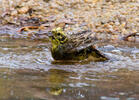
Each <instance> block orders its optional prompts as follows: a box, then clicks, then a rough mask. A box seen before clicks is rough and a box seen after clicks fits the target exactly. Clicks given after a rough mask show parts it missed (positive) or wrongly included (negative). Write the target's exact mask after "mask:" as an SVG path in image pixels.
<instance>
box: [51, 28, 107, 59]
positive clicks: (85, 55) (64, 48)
mask: <svg viewBox="0 0 139 100" xmlns="http://www.w3.org/2000/svg"><path fill="white" fill-rule="evenodd" d="M49 39H50V40H51V44H52V47H51V53H52V57H53V58H54V59H55V60H85V59H91V60H93V61H105V60H108V59H107V58H106V57H105V56H104V55H103V54H101V53H100V52H99V51H98V50H97V49H96V48H95V47H94V46H93V43H92V37H90V34H86V33H85V32H82V33H80V34H76V35H72V36H70V37H68V36H67V35H66V34H65V33H64V32H63V30H62V29H61V28H56V29H53V30H52V31H51V32H50V33H49Z"/></svg>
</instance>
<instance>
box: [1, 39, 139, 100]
mask: <svg viewBox="0 0 139 100" xmlns="http://www.w3.org/2000/svg"><path fill="white" fill-rule="evenodd" d="M49 45H50V44H49V43H48V42H42V41H37V40H24V39H14V40H12V39H10V40H2V41H0V100H21V99H22V100H66V99H67V100H92V99H93V100H138V99H139V79H138V76H139V47H138V46H139V45H138V44H137V43H128V42H125V43H124V42H122V43H103V44H101V45H99V46H98V49H99V50H101V51H102V52H103V53H104V54H106V56H108V57H109V58H110V60H109V61H106V62H90V63H88V64H78V63H76V64H74V63H73V64H63V65H61V64H53V63H52V61H53V58H52V57H51V53H50V51H49Z"/></svg>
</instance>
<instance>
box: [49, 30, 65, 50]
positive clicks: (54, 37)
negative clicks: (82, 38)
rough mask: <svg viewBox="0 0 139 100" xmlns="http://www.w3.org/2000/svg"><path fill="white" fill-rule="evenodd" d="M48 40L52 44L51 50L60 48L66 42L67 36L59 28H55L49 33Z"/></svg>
mask: <svg viewBox="0 0 139 100" xmlns="http://www.w3.org/2000/svg"><path fill="white" fill-rule="evenodd" d="M49 39H50V41H51V42H52V48H54V47H57V46H61V45H63V44H64V43H66V42H67V40H68V38H67V35H66V34H65V33H64V32H63V30H62V28H60V27H58V28H55V29H53V30H52V31H51V32H50V35H49Z"/></svg>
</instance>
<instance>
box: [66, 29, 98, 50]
mask: <svg viewBox="0 0 139 100" xmlns="http://www.w3.org/2000/svg"><path fill="white" fill-rule="evenodd" d="M92 34H93V33H92V32H91V31H88V30H87V31H82V32H80V33H77V34H74V35H71V36H70V38H69V40H68V41H67V43H66V44H65V45H64V46H65V47H64V48H65V52H74V51H79V50H81V49H83V48H86V47H88V46H90V45H94V44H95V43H96V41H97V39H96V37H93V36H92Z"/></svg>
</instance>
